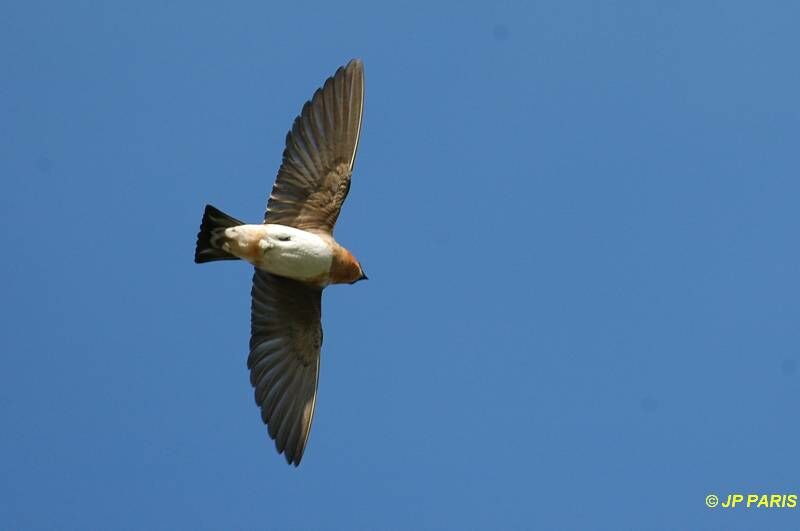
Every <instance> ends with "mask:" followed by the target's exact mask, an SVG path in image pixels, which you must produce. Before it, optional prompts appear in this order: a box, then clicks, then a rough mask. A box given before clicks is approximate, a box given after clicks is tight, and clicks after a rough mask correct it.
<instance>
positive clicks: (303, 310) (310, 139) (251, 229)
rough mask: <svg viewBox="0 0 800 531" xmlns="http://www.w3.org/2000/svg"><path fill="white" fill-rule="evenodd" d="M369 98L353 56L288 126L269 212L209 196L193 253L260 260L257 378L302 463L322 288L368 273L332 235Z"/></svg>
mask: <svg viewBox="0 0 800 531" xmlns="http://www.w3.org/2000/svg"><path fill="white" fill-rule="evenodd" d="M363 102H364V70H363V65H362V64H361V61H358V60H353V61H350V63H348V64H347V66H344V67H342V68H339V69H338V70H337V71H336V74H334V75H333V76H332V77H330V78H328V80H327V81H326V82H325V85H324V86H323V87H322V88H320V89H319V90H317V91H316V92H315V93H314V96H313V98H312V99H311V100H310V101H308V102H306V104H305V105H304V106H303V110H302V112H301V113H300V116H298V117H297V119H296V120H295V122H294V125H293V126H292V129H291V131H289V134H288V135H287V136H286V149H285V150H284V152H283V162H282V164H281V167H280V170H279V171H278V177H277V179H276V180H275V185H274V186H273V188H272V194H271V195H270V198H269V201H268V203H267V212H266V214H265V217H264V222H263V223H260V224H248V223H243V222H241V221H239V220H237V219H235V218H233V217H231V216H229V215H227V214H225V213H223V212H222V211H220V210H218V209H216V208H214V207H213V206H211V205H207V206H206V209H205V212H204V213H203V221H202V224H201V226H200V232H199V233H198V236H197V247H196V250H195V262H197V263H204V262H212V261H218V260H244V261H246V262H249V263H251V264H252V265H253V266H255V274H254V275H253V290H252V299H253V301H252V312H251V337H250V355H249V357H248V360H247V366H248V368H249V369H250V382H251V383H252V385H253V387H254V388H255V399H256V404H257V405H258V406H259V407H260V408H261V418H262V420H263V421H264V422H265V423H266V424H267V426H268V432H269V435H270V437H272V438H273V439H275V445H276V447H277V449H278V451H279V452H281V453H284V454H285V456H286V459H287V461H288V462H289V463H292V464H294V465H295V466H296V465H298V464H300V459H301V458H302V457H303V452H304V451H305V448H306V443H307V441H308V434H309V431H310V429H311V420H312V418H313V415H314V405H315V401H316V393H317V380H318V375H319V360H320V349H321V346H322V327H321V323H320V320H321V298H322V290H323V289H324V288H325V287H326V286H328V285H330V284H344V283H349V284H352V283H355V282H357V281H359V280H361V279H365V278H367V277H366V275H365V274H364V270H363V269H362V267H361V264H360V263H359V262H358V260H356V259H355V257H354V256H353V255H352V254H351V253H350V251H348V250H347V249H345V248H344V247H343V246H341V245H340V244H339V243H337V242H336V240H335V239H334V238H333V227H334V225H335V223H336V219H337V218H338V216H339V211H340V209H341V206H342V203H343V202H344V200H345V198H346V197H347V193H348V191H349V190H350V177H351V175H352V171H353V163H354V161H355V156H356V150H357V147H358V140H359V136H360V133H361V115H362V109H363Z"/></svg>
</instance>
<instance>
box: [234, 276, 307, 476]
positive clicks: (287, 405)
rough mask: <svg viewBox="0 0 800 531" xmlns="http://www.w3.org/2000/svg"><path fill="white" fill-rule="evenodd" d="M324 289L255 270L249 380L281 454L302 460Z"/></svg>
mask: <svg viewBox="0 0 800 531" xmlns="http://www.w3.org/2000/svg"><path fill="white" fill-rule="evenodd" d="M321 300H322V289H321V288H317V287H314V286H309V285H308V284H305V283H303V282H298V281H296V280H291V279H288V278H284V277H278V276H275V275H272V274H270V273H267V272H266V271H262V270H260V269H256V272H255V275H254V276H253V303H252V313H251V336H250V356H249V357H248V359H247V367H248V368H249V369H250V382H251V383H252V384H253V387H254V388H255V398H256V404H258V406H259V407H260V408H261V418H262V419H263V421H264V423H265V424H267V427H268V432H269V436H270V437H272V438H273V439H275V446H276V448H277V449H278V452H279V453H284V454H285V456H286V460H287V461H288V462H289V463H290V464H294V465H295V466H297V465H299V464H300V459H301V458H302V457H303V451H304V450H305V447H306V441H308V433H309V431H310V429H311V419H312V418H313V416H314V402H315V400H316V395H317V379H318V376H319V353H320V348H321V347H322V325H321V322H320V312H321Z"/></svg>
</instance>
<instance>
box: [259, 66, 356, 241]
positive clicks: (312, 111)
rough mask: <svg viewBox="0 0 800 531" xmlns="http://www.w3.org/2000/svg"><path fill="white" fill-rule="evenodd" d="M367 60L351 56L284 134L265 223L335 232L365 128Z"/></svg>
mask: <svg viewBox="0 0 800 531" xmlns="http://www.w3.org/2000/svg"><path fill="white" fill-rule="evenodd" d="M363 108H364V65H363V64H362V63H361V61H360V60H358V59H353V60H352V61H350V62H349V63H347V66H343V67H340V68H339V69H338V70H337V71H336V73H335V74H334V75H333V76H332V77H330V78H328V80H327V81H325V85H324V86H323V87H322V88H320V89H317V91H316V92H315V93H314V96H313V97H312V98H311V101H308V102H306V104H305V105H304V106H303V110H302V111H301V112H300V116H298V117H297V118H296V119H295V121H294V125H293V126H292V130H291V131H289V133H288V134H287V135H286V149H285V150H284V151H283V163H282V164H281V168H280V170H279V171H278V177H277V179H276V180H275V185H274V186H273V188H272V194H271V195H270V197H269V201H268V202H267V212H266V214H265V215H264V223H277V224H280V225H289V226H290V227H296V228H298V229H303V230H317V231H323V232H326V233H328V234H330V233H332V232H333V226H334V224H336V218H338V217H339V210H340V209H341V208H342V203H344V200H345V198H346V197H347V192H348V191H349V190H350V175H351V174H352V173H353V163H354V162H355V158H356V150H357V148H358V137H359V134H360V132H361V114H362V110H363Z"/></svg>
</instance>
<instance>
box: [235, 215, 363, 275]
mask: <svg viewBox="0 0 800 531" xmlns="http://www.w3.org/2000/svg"><path fill="white" fill-rule="evenodd" d="M225 238H226V241H225V242H224V243H223V244H222V249H223V250H225V251H227V252H229V253H230V254H232V255H234V256H236V257H237V258H241V259H242V260H245V261H247V262H250V263H251V264H253V265H254V266H255V267H257V268H259V269H262V270H264V271H268V272H269V273H272V274H273V275H278V276H281V277H286V278H291V279H294V280H299V281H301V282H307V283H310V284H314V285H317V286H320V287H325V286H328V285H330V284H343V283H351V282H353V281H355V280H357V279H358V278H359V277H360V276H361V271H360V270H359V266H358V262H357V261H356V260H355V258H353V255H352V254H351V253H350V252H349V251H348V250H347V249H345V248H344V247H342V246H341V245H339V244H338V243H336V240H334V239H333V238H331V237H330V236H328V235H325V234H314V233H313V232H309V231H305V230H301V229H296V228H294V227H289V226H286V225H276V224H272V223H266V224H261V225H238V226H236V227H230V228H227V229H225Z"/></svg>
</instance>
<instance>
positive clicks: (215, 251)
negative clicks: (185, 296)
mask: <svg viewBox="0 0 800 531" xmlns="http://www.w3.org/2000/svg"><path fill="white" fill-rule="evenodd" d="M237 225H244V223H242V222H241V221H239V220H238V219H236V218H232V217H230V216H229V215H228V214H226V213H225V212H223V211H221V210H219V209H216V208H214V207H213V206H211V205H206V210H205V212H203V222H202V223H201V224H200V232H198V233H197V248H196V249H195V250H194V261H195V263H198V264H202V263H205V262H215V261H217V260H238V258H237V257H235V256H233V255H232V254H230V253H228V252H226V251H223V250H222V244H223V243H224V242H225V229H227V228H228V227H235V226H237Z"/></svg>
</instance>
